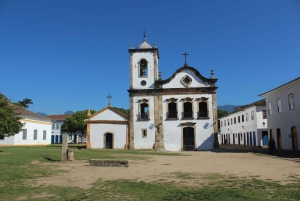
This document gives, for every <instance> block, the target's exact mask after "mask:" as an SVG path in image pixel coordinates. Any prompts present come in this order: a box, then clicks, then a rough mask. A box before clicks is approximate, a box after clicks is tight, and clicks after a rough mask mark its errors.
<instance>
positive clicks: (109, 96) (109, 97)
mask: <svg viewBox="0 0 300 201" xmlns="http://www.w3.org/2000/svg"><path fill="white" fill-rule="evenodd" d="M106 98H108V105H110V99H111V98H112V96H111V95H110V94H108V96H107V97H106Z"/></svg>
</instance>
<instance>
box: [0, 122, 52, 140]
mask: <svg viewBox="0 0 300 201" xmlns="http://www.w3.org/2000/svg"><path fill="white" fill-rule="evenodd" d="M21 122H22V123H25V125H24V126H23V128H22V129H27V139H26V140H23V132H22V131H21V132H20V133H18V134H16V135H14V136H10V137H5V138H4V139H3V140H0V146H7V145H48V144H51V122H46V121H38V120H32V119H22V120H21ZM34 130H37V139H36V140H34V139H33V133H34ZM43 131H46V139H45V140H44V139H43Z"/></svg>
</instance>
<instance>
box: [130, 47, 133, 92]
mask: <svg viewBox="0 0 300 201" xmlns="http://www.w3.org/2000/svg"><path fill="white" fill-rule="evenodd" d="M132 70H133V67H132V53H130V89H132V88H133V81H132Z"/></svg>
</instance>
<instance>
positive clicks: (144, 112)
mask: <svg viewBox="0 0 300 201" xmlns="http://www.w3.org/2000/svg"><path fill="white" fill-rule="evenodd" d="M149 119H150V113H149V100H147V99H142V100H139V114H138V120H149Z"/></svg>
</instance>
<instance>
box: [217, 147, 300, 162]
mask: <svg viewBox="0 0 300 201" xmlns="http://www.w3.org/2000/svg"><path fill="white" fill-rule="evenodd" d="M215 151H217V152H252V153H259V154H265V155H269V156H272V157H275V158H280V159H283V160H289V161H294V162H299V163H300V151H298V150H285V149H280V150H278V149H277V151H276V153H273V154H269V149H268V148H261V147H255V146H245V145H220V148H218V149H215Z"/></svg>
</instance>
